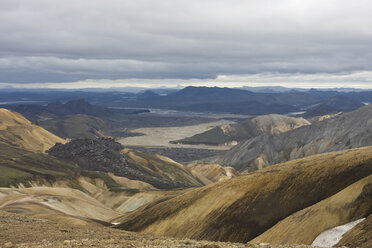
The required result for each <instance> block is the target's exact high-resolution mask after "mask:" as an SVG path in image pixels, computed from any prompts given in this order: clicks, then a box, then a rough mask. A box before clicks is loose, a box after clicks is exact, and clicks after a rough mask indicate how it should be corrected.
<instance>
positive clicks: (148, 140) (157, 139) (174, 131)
mask: <svg viewBox="0 0 372 248" xmlns="http://www.w3.org/2000/svg"><path fill="white" fill-rule="evenodd" d="M231 123H234V122H232V121H228V120H219V121H214V122H209V123H202V124H198V125H192V126H179V127H151V128H138V129H134V130H132V132H134V133H143V134H144V135H142V136H135V137H126V138H122V139H120V140H119V142H120V143H121V144H123V145H125V146H144V147H186V148H199V149H221V150H228V149H230V148H231V147H229V146H221V147H216V146H206V145H181V144H171V143H169V142H170V141H173V140H179V139H183V138H186V137H190V136H192V135H195V134H198V133H202V132H205V131H207V130H209V129H212V128H213V127H216V126H220V125H224V124H231Z"/></svg>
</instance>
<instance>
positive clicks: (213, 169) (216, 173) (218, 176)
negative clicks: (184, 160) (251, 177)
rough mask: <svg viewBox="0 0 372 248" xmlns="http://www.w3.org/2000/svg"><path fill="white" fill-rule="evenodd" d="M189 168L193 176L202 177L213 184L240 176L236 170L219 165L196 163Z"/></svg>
mask: <svg viewBox="0 0 372 248" xmlns="http://www.w3.org/2000/svg"><path fill="white" fill-rule="evenodd" d="M187 167H188V168H189V169H190V170H191V172H192V173H193V175H195V176H197V175H202V176H203V177H205V178H207V179H208V180H209V181H211V182H220V181H224V180H226V179H230V178H233V177H237V176H239V175H240V173H239V172H238V171H237V170H235V169H234V168H232V167H223V166H221V165H219V164H206V163H200V164H198V163H196V164H189V165H187ZM206 184H208V183H206Z"/></svg>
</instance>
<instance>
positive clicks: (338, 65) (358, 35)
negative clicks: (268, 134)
mask: <svg viewBox="0 0 372 248" xmlns="http://www.w3.org/2000/svg"><path fill="white" fill-rule="evenodd" d="M371 13H372V1H370V0H358V1H350V0H349V1H346V0H202V1H201V0H158V1H154V0H135V1H133V0H105V1H102V0H89V1H88V0H87V1H76V0H64V1H60V0H58V1H56V0H0V33H1V35H0V87H9V86H11V87H55V88H80V87H123V86H144V87H149V86H176V85H217V86H232V87H235V86H243V85H246V86H263V85H282V86H287V87H360V88H372V14H371Z"/></svg>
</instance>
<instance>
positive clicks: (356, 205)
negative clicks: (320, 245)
mask: <svg viewBox="0 0 372 248" xmlns="http://www.w3.org/2000/svg"><path fill="white" fill-rule="evenodd" d="M371 212H372V175H370V176H367V177H365V178H363V179H361V180H359V181H358V182H356V183H354V184H352V185H350V186H349V187H347V188H345V189H343V190H342V191H340V192H338V193H337V194H335V195H333V196H331V197H329V198H327V199H325V200H323V201H321V202H319V203H317V204H315V205H312V206H310V207H308V208H305V209H303V210H301V211H299V212H296V213H294V214H292V215H291V216H289V217H287V218H285V219H284V220H282V221H280V222H279V223H278V224H276V225H275V226H273V227H272V228H270V229H269V230H268V231H266V232H264V233H263V234H261V235H260V236H258V237H257V238H255V239H254V240H253V242H257V241H260V242H270V244H274V245H280V244H308V245H311V243H312V242H313V241H314V239H315V238H316V237H317V236H318V235H319V234H320V233H322V232H323V231H324V230H328V229H331V228H333V227H336V226H340V225H343V224H346V223H349V222H351V221H354V220H357V219H361V218H363V217H366V216H368V215H369V214H370V213H371Z"/></svg>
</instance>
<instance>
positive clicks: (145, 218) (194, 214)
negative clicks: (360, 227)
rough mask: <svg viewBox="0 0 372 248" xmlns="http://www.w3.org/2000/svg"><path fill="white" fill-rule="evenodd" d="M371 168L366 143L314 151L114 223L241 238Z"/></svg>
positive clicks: (329, 193) (253, 234)
mask: <svg viewBox="0 0 372 248" xmlns="http://www.w3.org/2000/svg"><path fill="white" fill-rule="evenodd" d="M371 173H372V147H366V148H359V149H352V150H347V151H342V152H334V153H327V154H321V155H315V156H311V157H307V158H303V159H299V160H294V161H290V162H287V163H283V164H278V165H275V166H272V167H269V168H265V169H263V170H259V171H256V172H253V173H250V174H248V175H244V176H240V177H237V178H233V179H231V180H228V181H224V182H220V183H216V184H212V185H208V186H205V187H203V188H200V189H195V190H191V191H189V192H187V193H185V194H183V195H181V196H179V197H175V198H173V199H170V200H168V201H163V202H158V203H156V204H155V203H154V204H151V205H148V206H145V207H142V208H140V209H138V210H136V211H135V212H133V213H132V214H130V215H127V216H124V217H123V218H122V219H121V221H122V223H121V224H120V225H119V226H118V227H119V228H122V229H125V230H131V231H139V232H143V233H149V234H154V235H166V236H172V237H183V238H185V237H187V238H193V239H209V240H224V241H239V242H247V241H249V240H251V239H253V238H255V237H256V236H258V235H260V234H262V233H264V232H265V231H266V230H268V229H270V228H271V227H272V226H274V225H275V224H276V223H277V222H278V221H280V220H282V219H284V218H286V217H288V216H290V215H291V214H293V213H295V212H297V211H299V210H302V209H304V208H306V207H309V206H311V205H313V204H316V203H318V202H319V201H321V200H324V199H326V198H328V197H330V196H332V195H334V194H336V193H337V192H339V191H341V190H343V189H345V188H346V187H348V186H349V185H351V184H353V183H355V182H357V181H358V180H360V179H362V178H364V177H366V176H368V175H370V174H371ZM369 207H370V206H369Z"/></svg>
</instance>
